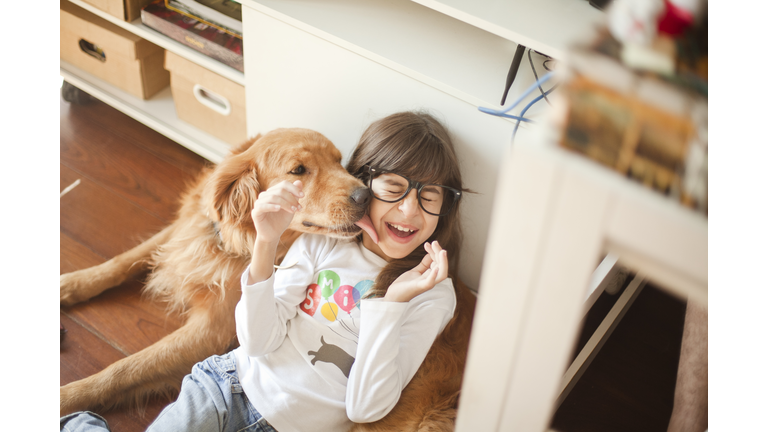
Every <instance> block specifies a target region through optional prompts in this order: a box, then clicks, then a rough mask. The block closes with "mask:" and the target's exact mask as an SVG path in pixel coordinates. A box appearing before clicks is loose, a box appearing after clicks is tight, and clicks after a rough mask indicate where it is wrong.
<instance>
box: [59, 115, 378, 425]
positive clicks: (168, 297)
mask: <svg viewBox="0 0 768 432" xmlns="http://www.w3.org/2000/svg"><path fill="white" fill-rule="evenodd" d="M299 167H303V168H302V169H299ZM297 169H298V170H297ZM302 171H303V172H302ZM292 172H293V173H292ZM296 179H300V180H301V181H302V182H303V183H304V192H305V198H302V199H301V200H300V202H301V204H302V207H303V210H302V211H301V212H300V213H297V215H296V217H294V218H293V221H292V223H291V225H290V227H289V228H290V229H289V230H288V231H286V233H285V234H284V235H283V237H282V239H281V241H282V244H281V247H280V249H279V251H278V260H280V259H282V256H284V255H285V252H286V251H287V250H288V247H289V246H290V245H291V243H292V242H293V240H295V239H296V238H297V237H298V235H299V234H300V233H301V232H312V233H321V234H328V235H335V236H342V237H349V236H353V235H356V234H357V233H359V232H360V229H359V228H358V227H357V226H355V225H354V222H355V221H357V220H359V219H360V218H361V217H362V216H363V214H365V211H366V208H367V202H366V203H364V204H361V203H357V202H355V200H354V199H351V197H352V196H353V193H354V192H355V191H357V190H360V189H363V190H364V189H365V188H364V185H363V183H362V182H361V181H360V180H358V179H355V178H354V177H352V176H351V175H349V174H348V173H347V171H346V170H345V169H344V168H343V167H342V166H341V153H340V152H339V150H338V149H337V148H336V147H335V146H334V145H333V144H332V143H331V142H330V141H329V140H328V139H326V138H325V137H324V136H322V135H321V134H319V133H317V132H313V131H309V130H305V129H280V130H276V131H273V132H270V133H268V134H266V135H264V136H262V137H257V138H256V139H254V140H251V141H249V142H247V143H245V144H244V145H243V146H241V147H240V148H238V149H236V150H235V151H234V152H233V155H231V156H229V157H228V158H226V159H225V160H224V161H222V162H221V163H220V164H219V165H218V166H216V167H215V168H208V169H206V170H204V172H203V173H202V174H201V175H200V176H199V178H198V179H197V181H196V183H195V184H193V185H191V187H190V188H189V190H188V191H187V192H186V194H185V195H184V196H183V197H182V199H181V209H180V210H179V213H178V216H177V218H176V220H175V221H174V222H173V223H172V224H171V225H170V226H168V227H167V228H165V229H163V230H162V231H161V232H159V233H158V234H156V235H154V236H153V237H151V238H150V239H149V240H147V241H145V242H143V243H141V244H140V245H138V246H136V247H135V248H133V249H131V250H129V251H127V252H125V253H123V254H121V255H118V256H116V257H114V258H112V259H110V260H109V261H107V262H105V263H103V264H100V265H98V266H95V267H91V268H88V269H84V270H79V271H76V272H72V273H69V274H64V275H61V285H60V302H61V304H62V305H63V306H68V305H72V304H75V303H77V302H80V301H84V300H87V299H89V298H92V297H93V296H95V295H98V294H100V293H101V292H103V291H104V290H106V289H108V288H110V287H113V286H117V285H120V284H121V283H122V282H123V281H125V280H126V279H127V278H128V277H131V276H134V275H136V274H138V273H140V272H142V271H143V270H145V269H146V268H150V269H151V272H150V273H149V278H148V281H147V284H146V287H145V289H144V292H145V293H146V294H147V295H148V296H150V297H151V298H154V299H157V300H162V301H164V302H166V303H167V304H168V305H169V307H171V308H175V309H178V310H179V311H181V312H183V314H184V318H185V323H184V325H183V326H182V327H181V328H180V329H178V330H176V331H175V332H173V333H172V334H170V335H168V336H166V337H164V338H163V339H161V340H160V341H158V342H157V343H155V344H153V345H151V346H149V347H147V348H145V349H144V350H142V351H140V352H138V353H136V354H134V355H131V356H129V357H127V358H125V359H122V360H120V361H118V362H116V363H113V364H112V365H110V366H108V367H107V368H106V369H104V370H103V371H101V372H99V373H97V374H95V375H92V376H90V377H87V378H85V379H82V380H80V381H76V382H73V383H70V384H67V385H65V386H63V387H61V389H60V412H61V414H62V415H64V414H67V413H71V412H74V411H78V410H86V409H96V408H109V407H112V406H115V405H121V404H126V403H129V404H130V403H135V402H139V401H141V400H142V399H143V398H145V397H146V396H148V395H149V394H151V393H155V392H167V391H169V390H170V391H174V390H175V389H177V388H178V387H179V385H180V383H181V378H182V377H183V376H184V375H185V374H187V373H189V371H190V370H191V369H192V366H193V365H194V364H195V363H196V362H198V361H200V360H203V359H205V358H207V357H209V356H211V355H213V354H217V353H222V352H224V351H225V350H226V349H227V347H229V345H230V343H232V342H233V340H234V338H235V321H234V316H235V315H234V310H235V305H236V304H237V302H238V300H239V298H240V281H239V278H240V275H241V274H242V272H243V271H244V270H245V268H246V266H247V265H248V262H249V260H250V255H251V247H252V245H253V242H254V239H255V235H256V232H255V229H254V227H253V222H252V221H251V216H250V211H251V209H252V208H253V204H254V202H255V201H256V198H257V195H258V193H259V191H260V190H262V189H266V188H268V187H270V186H271V185H273V184H275V183H277V182H279V181H281V180H290V181H294V180H296Z"/></svg>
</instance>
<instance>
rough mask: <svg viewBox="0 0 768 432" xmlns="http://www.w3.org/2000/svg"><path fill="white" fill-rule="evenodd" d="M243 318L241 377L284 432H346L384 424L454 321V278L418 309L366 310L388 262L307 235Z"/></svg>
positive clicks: (372, 305)
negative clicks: (368, 296)
mask: <svg viewBox="0 0 768 432" xmlns="http://www.w3.org/2000/svg"><path fill="white" fill-rule="evenodd" d="M294 262H295V263H296V264H295V265H294V266H292V267H290V268H287V269H281V270H277V271H276V272H275V273H273V275H272V276H271V277H270V278H269V279H267V280H266V281H263V282H259V283H256V284H253V285H248V284H247V281H248V271H249V269H246V270H245V272H244V273H243V276H242V278H241V285H242V291H243V294H242V298H241V299H240V302H239V303H238V304H237V308H236V309H235V320H236V323H237V336H238V339H239V341H240V347H239V348H237V349H236V350H235V354H236V359H237V370H238V375H239V376H240V382H241V384H242V387H243V390H244V391H245V394H246V395H247V396H248V399H249V400H250V401H251V403H252V404H253V405H254V407H255V408H256V410H258V411H259V413H261V414H262V415H263V416H264V418H266V419H267V421H269V422H270V423H271V424H272V426H274V427H275V428H276V429H277V430H278V431H280V432H291V431H317V432H324V431H328V432H340V431H342V432H343V431H346V430H348V429H349V428H350V427H351V426H352V422H357V423H365V422H371V421H376V420H378V419H380V418H382V417H384V416H385V415H386V414H387V413H388V412H389V411H390V410H391V409H392V408H393V407H394V406H395V404H396V403H397V401H398V399H399V398H400V393H401V391H402V389H403V388H404V387H405V386H406V384H408V382H409V381H410V380H411V378H413V375H414V374H415V373H416V370H417V369H418V368H419V366H420V365H421V363H422V361H423V360H424V358H425V357H426V355H427V352H428V351H429V348H430V347H431V346H432V343H433V342H434V340H435V338H436V337H437V335H438V334H440V332H441V331H442V330H443V329H444V328H445V326H446V324H448V321H449V320H450V319H451V317H452V316H453V312H454V308H455V306H456V296H455V293H454V290H453V284H452V282H451V280H450V279H446V280H445V281H443V282H441V283H439V284H437V285H436V286H435V287H434V288H433V289H431V290H429V291H427V292H425V293H423V294H421V295H418V296H416V297H415V298H413V299H412V300H411V301H410V302H407V303H398V302H388V301H383V300H382V299H366V300H362V301H360V298H361V297H362V296H364V295H365V293H366V292H367V290H368V289H369V288H370V287H371V286H372V285H373V280H374V279H375V278H376V275H377V274H378V273H379V271H380V270H381V269H382V268H383V267H384V265H385V264H386V262H385V261H384V260H383V259H381V258H380V257H379V256H377V255H376V254H374V253H373V252H371V251H369V250H367V249H366V248H365V247H364V246H363V245H362V243H359V242H357V241H354V240H339V239H333V238H330V237H326V236H319V235H310V234H303V235H302V236H300V237H299V238H298V239H297V240H296V241H295V242H294V244H293V245H292V246H291V249H290V250H289V251H288V254H287V255H286V257H285V259H284V260H283V265H290V264H293V263H294Z"/></svg>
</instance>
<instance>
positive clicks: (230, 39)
mask: <svg viewBox="0 0 768 432" xmlns="http://www.w3.org/2000/svg"><path fill="white" fill-rule="evenodd" d="M141 22H142V23H143V24H144V25H146V26H147V27H149V28H151V29H153V30H155V31H158V32H160V33H162V34H164V35H166V36H168V37H170V38H171V39H173V40H175V41H177V42H180V43H182V44H184V45H186V46H188V47H190V48H192V49H194V50H196V51H199V52H201V53H203V54H205V55H207V56H209V57H211V58H213V59H215V60H218V61H220V62H221V63H224V64H225V65H227V66H230V67H232V68H234V69H237V70H239V71H240V72H242V71H243V40H242V38H239V37H237V36H235V35H232V34H230V33H227V32H225V31H223V30H221V29H219V28H216V27H213V26H211V25H208V24H205V23H203V22H201V21H199V20H197V19H195V18H192V17H189V16H187V15H184V14H181V13H179V12H177V11H174V10H172V9H169V8H168V7H166V5H165V0H156V1H154V2H153V3H150V4H149V5H147V6H145V7H144V8H143V9H142V10H141Z"/></svg>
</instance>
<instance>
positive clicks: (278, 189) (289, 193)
mask: <svg viewBox="0 0 768 432" xmlns="http://www.w3.org/2000/svg"><path fill="white" fill-rule="evenodd" d="M303 188H304V185H302V183H301V181H299V180H296V181H295V182H293V183H291V182H289V181H287V180H285V181H282V182H280V183H278V184H276V185H274V186H272V187H271V188H269V189H267V190H265V191H264V192H262V193H260V194H259V197H258V199H257V200H256V202H255V203H254V206H253V211H251V218H252V219H253V225H254V226H255V227H256V241H258V242H265V243H276V242H277V241H278V240H280V236H281V235H282V234H283V232H284V231H285V230H286V228H288V225H290V223H291V220H293V214H294V213H296V212H297V211H299V210H301V205H299V198H302V197H303V196H304V192H302V189H303Z"/></svg>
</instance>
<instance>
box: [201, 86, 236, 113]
mask: <svg viewBox="0 0 768 432" xmlns="http://www.w3.org/2000/svg"><path fill="white" fill-rule="evenodd" d="M192 93H193V94H194V95H195V99H197V101H198V102H200V103H201V104H203V105H205V106H207V107H208V108H210V109H212V110H214V111H216V112H217V113H219V114H221V115H229V113H230V111H232V106H231V105H230V104H229V101H228V100H227V98H225V97H224V96H220V95H217V94H216V93H214V92H212V91H210V90H208V89H206V88H205V87H203V86H201V85H200V84H195V86H194V87H193V88H192Z"/></svg>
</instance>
